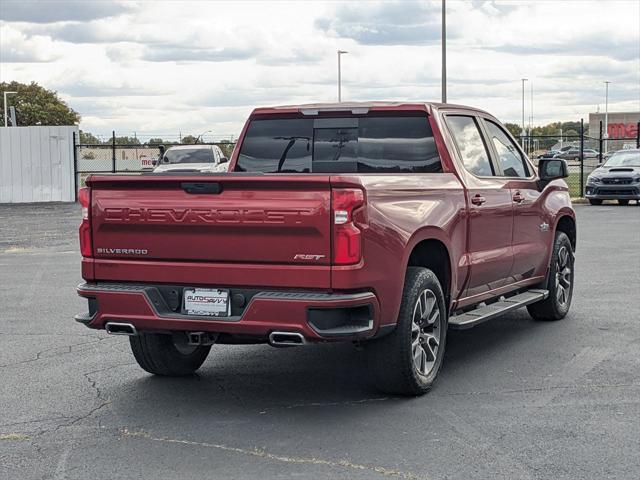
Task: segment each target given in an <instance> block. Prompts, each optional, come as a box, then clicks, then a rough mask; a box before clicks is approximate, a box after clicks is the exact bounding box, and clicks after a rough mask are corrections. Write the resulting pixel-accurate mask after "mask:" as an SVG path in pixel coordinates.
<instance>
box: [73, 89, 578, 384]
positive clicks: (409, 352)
mask: <svg viewBox="0 0 640 480" xmlns="http://www.w3.org/2000/svg"><path fill="white" fill-rule="evenodd" d="M567 175H568V173H567V165H566V162H565V161H564V160H562V159H556V158H554V159H541V160H540V165H539V169H538V170H537V171H536V170H535V169H534V168H533V166H532V165H531V163H530V162H529V159H528V158H527V157H526V155H525V154H524V152H523V151H522V149H521V148H520V146H519V145H518V143H517V142H516V141H515V140H514V138H513V137H512V136H511V135H510V134H509V132H508V130H506V129H505V128H504V126H503V125H502V124H501V123H500V122H499V121H498V120H496V119H495V117H493V116H491V115H490V114H488V113H486V112H483V111H481V110H477V109H474V108H470V107H463V106H453V105H441V104H413V103H407V104H403V103H391V102H375V103H356V104H348V103H338V104H317V105H299V106H288V107H276V108H259V109H256V110H254V111H253V113H252V114H251V115H250V117H249V119H248V121H247V124H246V125H245V128H244V129H243V133H242V135H241V136H240V139H239V144H238V146H237V147H236V149H235V150H234V153H233V156H232V158H231V162H230V173H226V174H220V175H210V174H206V175H205V174H191V175H188V174H183V173H180V172H177V173H175V175H143V174H140V175H127V176H125V175H117V174H113V175H111V174H106V175H100V174H97V175H91V176H90V177H89V178H88V179H87V181H86V184H87V186H88V187H87V188H85V189H82V190H81V192H80V202H81V204H82V206H83V215H84V216H83V220H82V224H81V226H80V249H81V253H82V257H83V258H82V276H83V278H84V280H85V283H83V284H81V285H79V286H78V289H77V291H78V294H79V295H80V296H82V297H84V298H86V299H87V300H88V310H87V311H86V312H85V313H82V314H80V315H77V316H76V320H77V321H78V322H81V323H83V324H85V325H86V326H88V327H90V328H94V329H106V331H107V332H108V333H111V334H121V335H128V336H129V339H130V345H131V349H132V351H133V355H134V357H135V359H136V360H137V362H138V363H139V365H140V366H141V367H142V368H143V369H144V370H146V371H148V372H151V373H153V374H157V375H169V376H175V375H186V374H191V373H193V372H194V371H195V370H197V369H198V368H199V367H200V365H201V364H202V363H203V362H204V361H205V359H206V357H207V355H208V354H209V351H210V349H211V346H212V345H213V344H214V343H220V344H246V343H266V342H268V343H269V344H271V345H272V346H275V347H285V346H295V345H304V344H308V343H322V342H355V343H357V344H360V345H362V346H363V347H364V349H365V353H366V355H367V358H368V362H369V367H370V368H371V370H372V373H373V378H374V379H375V382H376V384H377V386H378V387H379V388H380V389H381V390H383V391H386V392H393V393H399V394H406V395H417V394H423V393H425V392H426V391H427V390H429V389H430V388H431V386H432V384H433V382H434V381H435V379H436V377H437V375H438V372H439V371H440V369H441V367H442V361H443V358H444V351H445V346H446V340H447V330H448V329H466V328H470V327H473V326H475V325H478V324H480V323H482V322H485V321H488V320H490V319H492V318H494V317H496V316H499V315H501V314H504V313H506V312H510V311H512V310H514V309H518V308H522V307H525V306H526V307H527V308H528V310H529V313H530V314H531V315H532V316H533V317H534V318H537V319H541V320H559V319H561V318H563V317H564V316H565V315H566V314H567V312H568V310H569V306H570V304H571V297H572V291H573V283H574V270H573V261H574V254H573V251H574V249H575V245H576V221H575V214H574V211H573V209H572V206H571V201H570V198H569V190H568V187H567V184H566V183H565V182H564V181H563V180H562V178H565V177H567ZM531 341H532V342H533V341H534V340H531Z"/></svg>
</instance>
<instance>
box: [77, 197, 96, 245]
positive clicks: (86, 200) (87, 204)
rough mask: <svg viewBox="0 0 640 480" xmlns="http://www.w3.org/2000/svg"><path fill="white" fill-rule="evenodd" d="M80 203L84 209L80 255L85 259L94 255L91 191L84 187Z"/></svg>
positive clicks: (79, 198)
mask: <svg viewBox="0 0 640 480" xmlns="http://www.w3.org/2000/svg"><path fill="white" fill-rule="evenodd" d="M78 202H80V206H81V207H82V223H81V224H80V232H79V233H80V253H81V254H82V256H83V257H91V256H92V255H93V245H92V242H91V189H89V188H87V187H84V188H81V189H80V190H79V191H78Z"/></svg>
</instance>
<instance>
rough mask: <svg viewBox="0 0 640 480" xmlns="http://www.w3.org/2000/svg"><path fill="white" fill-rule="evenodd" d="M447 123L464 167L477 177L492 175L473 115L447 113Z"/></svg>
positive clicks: (487, 155) (489, 162) (487, 156)
mask: <svg viewBox="0 0 640 480" xmlns="http://www.w3.org/2000/svg"><path fill="white" fill-rule="evenodd" d="M447 125H448V126H449V129H450V130H451V134H452V136H453V139H454V140H455V142H456V145H457V147H458V150H459V151H460V156H461V157H462V162H463V163H464V168H465V169H466V170H467V171H469V172H471V173H473V174H474V175H477V176H479V177H490V176H493V175H494V172H493V167H492V165H491V161H490V160H489V152H488V151H487V147H486V145H485V144H484V141H483V140H482V136H481V135H480V130H479V128H478V124H477V123H476V120H475V119H474V118H473V117H467V116H463V115H447Z"/></svg>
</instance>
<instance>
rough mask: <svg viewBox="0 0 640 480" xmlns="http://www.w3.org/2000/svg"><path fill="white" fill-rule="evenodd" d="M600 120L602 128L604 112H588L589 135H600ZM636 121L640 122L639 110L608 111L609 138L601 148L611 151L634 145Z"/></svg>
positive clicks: (593, 136)
mask: <svg viewBox="0 0 640 480" xmlns="http://www.w3.org/2000/svg"><path fill="white" fill-rule="evenodd" d="M601 121H602V128H603V130H604V128H605V126H604V125H605V122H604V113H602V112H598V113H590V114H589V137H591V138H599V137H600V122H601ZM638 122H640V112H609V114H608V123H607V131H608V132H607V133H608V134H609V135H608V137H609V140H608V145H607V146H606V147H605V148H604V149H603V150H607V151H611V150H619V149H621V148H633V147H635V146H636V138H637V135H638Z"/></svg>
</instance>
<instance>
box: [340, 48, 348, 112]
mask: <svg viewBox="0 0 640 480" xmlns="http://www.w3.org/2000/svg"><path fill="white" fill-rule="evenodd" d="M345 53H349V52H347V51H345V50H338V103H340V102H341V101H342V67H341V64H340V56H341V55H344V54H345Z"/></svg>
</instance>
